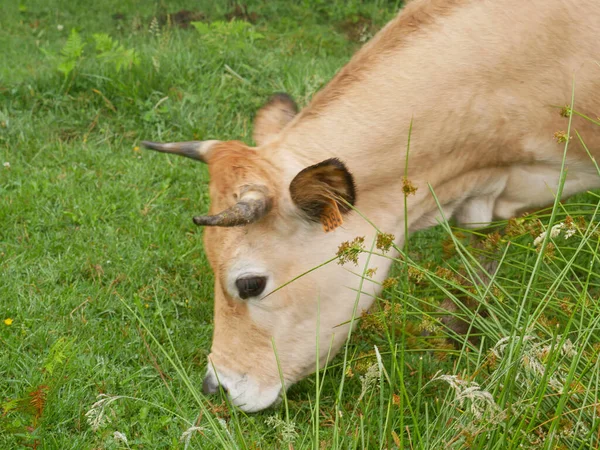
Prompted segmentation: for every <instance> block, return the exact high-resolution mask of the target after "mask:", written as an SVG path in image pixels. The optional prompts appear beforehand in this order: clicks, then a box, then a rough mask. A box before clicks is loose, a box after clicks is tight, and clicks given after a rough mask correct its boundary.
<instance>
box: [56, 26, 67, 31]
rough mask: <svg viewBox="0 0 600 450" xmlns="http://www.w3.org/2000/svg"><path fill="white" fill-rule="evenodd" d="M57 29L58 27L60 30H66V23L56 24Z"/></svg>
mask: <svg viewBox="0 0 600 450" xmlns="http://www.w3.org/2000/svg"><path fill="white" fill-rule="evenodd" d="M56 29H57V30H58V31H62V30H64V29H65V27H64V25H56Z"/></svg>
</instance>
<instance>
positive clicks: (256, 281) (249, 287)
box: [235, 277, 267, 299]
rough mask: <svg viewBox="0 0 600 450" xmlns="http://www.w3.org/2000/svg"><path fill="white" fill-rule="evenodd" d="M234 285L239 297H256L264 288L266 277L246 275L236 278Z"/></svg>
mask: <svg viewBox="0 0 600 450" xmlns="http://www.w3.org/2000/svg"><path fill="white" fill-rule="evenodd" d="M235 286H236V287H237V290H238V292H239V295H240V298H243V299H247V298H250V297H256V296H258V295H260V294H261V293H262V291H264V290H265V287H266V286H267V277H248V278H238V279H237V280H236V281H235Z"/></svg>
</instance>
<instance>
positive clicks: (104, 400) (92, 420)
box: [85, 394, 121, 431]
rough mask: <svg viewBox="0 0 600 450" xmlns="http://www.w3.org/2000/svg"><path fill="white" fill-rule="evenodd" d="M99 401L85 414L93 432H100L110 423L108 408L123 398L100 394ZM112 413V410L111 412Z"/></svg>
mask: <svg viewBox="0 0 600 450" xmlns="http://www.w3.org/2000/svg"><path fill="white" fill-rule="evenodd" d="M97 398H98V399H99V400H98V401H97V402H96V403H94V404H93V405H92V407H91V408H90V410H89V411H88V412H86V413H85V417H87V422H88V424H89V425H90V427H92V430H93V431H98V430H99V429H100V428H102V427H104V426H105V425H106V424H107V423H109V422H110V417H108V414H107V413H106V412H107V411H106V408H107V407H108V406H109V405H110V404H111V403H112V402H114V401H115V400H117V399H119V398H121V397H118V396H110V395H106V394H100V395H98V397H97ZM109 411H110V410H109Z"/></svg>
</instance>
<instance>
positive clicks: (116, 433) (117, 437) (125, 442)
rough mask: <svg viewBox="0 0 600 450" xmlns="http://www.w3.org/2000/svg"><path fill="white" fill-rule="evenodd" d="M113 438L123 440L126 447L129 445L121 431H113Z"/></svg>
mask: <svg viewBox="0 0 600 450" xmlns="http://www.w3.org/2000/svg"><path fill="white" fill-rule="evenodd" d="M113 439H114V440H115V441H117V442H119V441H121V442H123V443H124V444H125V445H126V446H127V447H129V442H127V436H125V435H124V434H123V433H121V432H120V431H115V432H114V433H113Z"/></svg>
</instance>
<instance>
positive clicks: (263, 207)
mask: <svg viewBox="0 0 600 450" xmlns="http://www.w3.org/2000/svg"><path fill="white" fill-rule="evenodd" d="M271 206H272V205H271V199H270V197H269V196H268V191H267V189H266V188H265V187H264V186H255V185H254V186H246V187H245V188H243V190H242V193H241V195H240V200H239V201H238V202H237V203H236V204H235V205H233V206H232V207H230V208H227V209H226V210H225V211H222V212H220V213H219V214H215V215H214V216H196V217H194V223H195V224H196V225H205V226H213V227H237V226H240V225H248V224H249V223H252V222H256V221H257V220H259V219H260V218H261V217H264V216H265V215H266V214H267V213H268V212H269V210H270V209H271Z"/></svg>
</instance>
